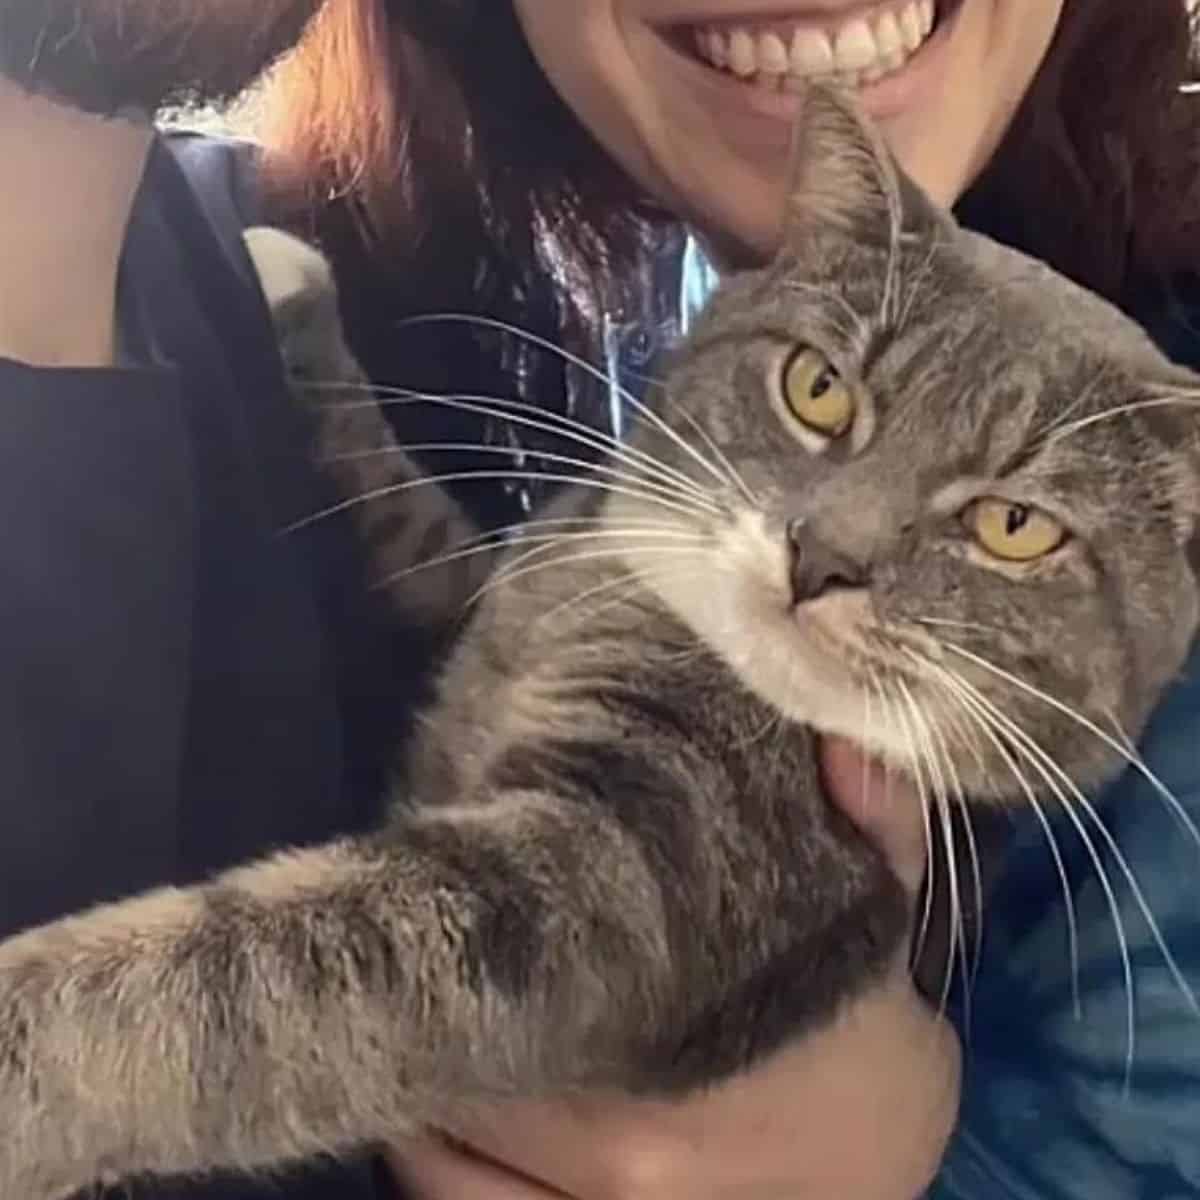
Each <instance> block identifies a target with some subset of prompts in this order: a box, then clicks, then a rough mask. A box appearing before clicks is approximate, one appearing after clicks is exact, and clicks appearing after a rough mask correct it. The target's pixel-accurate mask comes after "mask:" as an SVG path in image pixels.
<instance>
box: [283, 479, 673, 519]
mask: <svg viewBox="0 0 1200 1200" xmlns="http://www.w3.org/2000/svg"><path fill="white" fill-rule="evenodd" d="M484 479H526V480H531V481H534V482H540V483H561V484H573V485H575V486H576V487H582V488H592V489H594V490H596V491H601V492H610V493H613V494H616V495H622V496H630V497H632V498H633V499H634V500H640V501H641V502H643V503H645V504H649V505H652V506H657V507H659V508H664V509H668V510H670V511H671V512H678V513H683V514H684V515H685V516H690V517H693V518H694V517H695V516H696V512H695V509H693V508H690V507H688V506H686V505H684V504H680V503H676V502H675V501H673V500H668V499H667V498H666V497H664V496H656V495H654V494H653V493H647V492H642V491H639V490H637V489H634V488H630V487H622V486H619V485H618V484H613V483H607V482H605V481H604V480H600V479H587V478H583V479H581V478H580V477H579V476H578V475H564V474H561V473H558V472H553V471H523V470H519V469H517V468H513V469H512V470H503V471H501V470H485V471H452V472H450V473H448V474H444V475H424V476H421V477H420V478H419V479H405V480H403V481H402V482H400V483H390V484H387V485H386V486H384V487H379V488H373V489H372V490H371V491H369V492H363V493H361V494H359V495H357V496H351V497H350V498H349V499H346V500H342V501H339V502H338V503H337V504H331V505H329V506H328V507H327V508H323V509H321V510H319V511H318V512H315V513H311V514H310V515H309V516H307V517H301V518H300V520H298V521H293V522H292V523H291V524H290V525H285V526H284V527H283V528H282V529H281V530H280V532H281V533H283V534H288V533H295V532H296V531H298V530H300V529H305V528H307V527H308V526H309V525H315V524H316V523H317V522H318V521H323V520H325V519H326V518H328V517H332V516H335V515H336V514H338V513H340V512H346V511H347V510H349V509H352V508H358V507H359V506H361V505H363V504H370V503H371V502H372V501H373V500H382V499H383V498H384V497H386V496H394V495H396V494H397V493H399V492H407V491H411V490H412V489H413V488H418V487H431V486H433V485H435V484H443V483H462V482H465V481H467V480H484Z"/></svg>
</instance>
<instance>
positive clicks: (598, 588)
mask: <svg viewBox="0 0 1200 1200" xmlns="http://www.w3.org/2000/svg"><path fill="white" fill-rule="evenodd" d="M707 571H708V568H707V566H705V567H703V568H701V567H696V568H694V569H692V570H687V569H685V568H682V567H680V566H679V565H678V563H669V564H666V565H665V566H661V567H659V568H657V569H654V568H650V569H646V568H643V567H637V568H634V567H632V566H630V567H629V568H628V569H627V570H626V571H625V573H624V574H622V575H620V576H619V577H618V578H616V579H608V580H605V581H604V582H603V583H599V584H597V585H595V586H594V587H590V588H587V589H585V590H584V591H582V592H580V593H578V594H576V595H574V596H571V597H569V598H568V599H566V600H563V601H562V602H561V603H559V604H556V605H555V606H554V607H553V608H551V609H549V610H547V611H546V612H544V613H540V614H539V615H538V617H537V618H536V620H535V621H534V625H535V626H537V625H541V624H542V623H543V622H545V623H546V624H549V623H550V622H551V621H552V620H554V619H555V618H556V617H557V616H559V615H560V614H561V613H565V612H571V614H572V616H576V617H577V618H578V619H577V621H576V623H577V624H581V623H582V622H584V621H591V620H595V618H596V617H598V616H599V615H600V614H601V613H603V612H605V611H607V610H608V609H610V608H615V607H617V606H618V605H621V604H624V603H626V602H627V601H628V599H629V597H630V595H632V594H633V593H635V592H636V591H638V590H639V589H640V588H641V587H644V586H645V585H646V584H647V583H649V582H652V581H655V580H660V579H661V580H676V579H689V578H691V577H692V576H699V575H702V574H707ZM619 589H624V590H623V591H621V592H620V594H619V595H617V596H615V597H610V598H609V599H608V600H606V601H605V602H604V603H603V604H599V605H593V606H592V607H591V608H585V609H584V610H583V611H582V612H581V613H578V614H576V613H575V612H574V611H573V610H574V608H575V606H576V605H580V604H582V603H583V602H584V601H586V600H591V599H594V598H595V597H597V596H601V595H608V593H610V592H614V591H618V590H619ZM696 640H697V642H698V641H699V639H696Z"/></svg>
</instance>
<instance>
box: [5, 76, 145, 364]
mask: <svg viewBox="0 0 1200 1200" xmlns="http://www.w3.org/2000/svg"><path fill="white" fill-rule="evenodd" d="M150 136H151V135H150V130H149V126H148V125H147V124H146V123H142V124H137V123H135V122H132V121H125V120H103V119H101V118H99V117H93V116H89V115H87V114H85V113H81V112H77V111H75V110H73V109H67V108H63V107H61V106H59V105H57V104H52V103H51V102H50V101H48V100H45V99H41V98H39V97H35V96H31V95H29V94H28V93H26V92H24V91H22V90H20V89H19V88H17V87H16V86H15V85H14V84H11V83H8V82H6V81H5V80H3V79H0V162H3V163H4V164H5V170H4V185H3V187H2V188H0V294H2V295H3V302H0V356H2V357H5V358H9V359H14V360H16V361H18V362H25V363H29V364H31V365H34V366H46V367H55V366H56V367H96V366H106V365H108V364H109V363H111V362H112V359H113V354H114V344H115V333H114V311H115V304H116V283H117V264H118V261H119V258H120V253H121V244H122V242H123V240H124V236H125V227H126V224H127V222H128V219H129V213H130V210H131V208H132V206H133V200H134V196H135V195H136V193H137V188H138V185H139V183H140V181H141V177H142V168H143V166H144V164H145V159H146V152H147V150H148V148H149V146H150ZM82 197H86V198H87V199H86V203H81V198H82Z"/></svg>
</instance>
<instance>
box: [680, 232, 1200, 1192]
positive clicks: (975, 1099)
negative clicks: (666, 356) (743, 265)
mask: <svg viewBox="0 0 1200 1200" xmlns="http://www.w3.org/2000/svg"><path fill="white" fill-rule="evenodd" d="M686 268H687V269H686V271H685V276H684V288H683V296H682V306H683V309H684V311H685V312H686V313H693V312H694V311H695V309H696V308H697V307H698V306H699V305H700V304H702V303H703V301H704V299H705V298H706V297H707V295H708V294H709V292H710V291H711V289H712V286H713V284H714V283H715V275H714V273H713V271H712V269H711V267H710V266H709V265H708V264H707V263H706V262H705V261H704V258H703V255H701V254H700V253H699V251H698V250H696V249H695V247H693V248H692V249H691V251H690V252H689V255H688V260H687V264H686ZM1198 311H1200V309H1197V307H1196V305H1195V304H1194V303H1192V302H1190V298H1188V297H1185V296H1184V294H1183V293H1182V292H1181V291H1178V290H1176V291H1170V290H1167V291H1164V292H1163V293H1161V294H1160V295H1159V296H1158V297H1156V298H1155V299H1154V300H1153V301H1152V303H1151V304H1149V305H1148V307H1147V311H1146V312H1145V314H1144V316H1143V317H1142V319H1143V323H1144V324H1145V326H1146V328H1147V329H1148V330H1149V331H1150V333H1151V335H1152V336H1154V337H1155V338H1156V339H1157V340H1158V341H1159V343H1160V345H1162V346H1163V348H1164V350H1165V351H1166V352H1167V353H1169V354H1171V355H1172V357H1174V358H1175V359H1177V360H1179V361H1192V362H1193V363H1194V362H1195V361H1196V360H1197V359H1198V358H1200V332H1198V327H1200V321H1197V319H1196V313H1197V312H1198ZM1140 750H1141V753H1142V755H1143V757H1144V761H1145V763H1146V764H1147V766H1148V769H1149V771H1150V772H1153V773H1154V775H1155V776H1157V778H1158V779H1159V780H1161V782H1162V783H1163V784H1164V785H1165V787H1166V789H1167V790H1169V792H1170V793H1171V794H1172V795H1173V796H1174V797H1175V798H1176V799H1177V800H1178V802H1179V808H1180V810H1181V811H1173V810H1172V806H1171V805H1170V804H1169V803H1168V802H1167V801H1166V800H1165V799H1164V797H1163V796H1162V794H1161V793H1160V792H1159V791H1158V790H1157V789H1156V788H1155V787H1154V786H1153V785H1152V783H1151V782H1150V781H1149V779H1148V778H1147V777H1146V775H1144V774H1142V773H1140V772H1139V771H1137V770H1136V769H1133V768H1130V769H1129V770H1127V771H1126V772H1125V773H1124V774H1123V775H1121V776H1120V777H1119V778H1118V779H1117V780H1116V781H1115V783H1114V784H1113V785H1111V786H1110V787H1109V788H1108V789H1107V790H1106V791H1105V793H1104V794H1103V795H1101V796H1100V797H1099V798H1098V799H1096V801H1095V807H1096V810H1097V813H1098V815H1099V818H1100V819H1101V820H1102V821H1103V822H1104V824H1105V826H1106V828H1107V829H1108V831H1109V833H1110V834H1111V839H1112V843H1113V845H1115V846H1116V847H1119V849H1120V853H1121V854H1122V855H1123V858H1124V862H1125V867H1122V865H1121V864H1120V862H1119V861H1118V860H1117V858H1116V857H1115V855H1114V853H1113V851H1112V847H1111V846H1108V845H1106V844H1105V839H1104V837H1103V836H1102V835H1101V834H1100V833H1099V832H1098V831H1097V830H1096V828H1095V827H1094V826H1092V827H1091V828H1090V829H1089V832H1090V833H1091V836H1092V841H1093V843H1094V844H1095V845H1096V846H1097V847H1098V857H1099V860H1100V865H1101V866H1102V867H1103V870H1104V873H1105V875H1106V876H1107V878H1108V879H1109V880H1110V881H1111V885H1112V893H1113V896H1112V903H1111V904H1110V901H1109V898H1108V896H1107V895H1106V893H1105V890H1104V888H1103V887H1102V885H1101V882H1100V876H1099V873H1098V871H1097V869H1096V864H1095V863H1094V862H1093V860H1092V858H1091V856H1090V855H1089V853H1088V851H1087V848H1086V846H1085V845H1084V843H1083V841H1082V839H1081V838H1080V836H1079V834H1078V833H1077V831H1076V830H1075V828H1074V827H1073V826H1072V824H1071V822H1070V821H1069V820H1068V819H1066V818H1065V817H1063V816H1061V815H1060V816H1058V817H1056V818H1055V819H1054V820H1052V822H1051V827H1052V830H1053V832H1054V835H1055V838H1056V841H1057V843H1058V845H1059V847H1060V848H1061V853H1062V858H1063V861H1064V865H1065V868H1066V875H1067V878H1068V881H1069V885H1070V898H1071V906H1072V907H1073V910H1074V913H1075V921H1076V927H1077V937H1078V955H1077V965H1076V964H1073V962H1072V955H1071V950H1070V933H1069V919H1068V913H1069V911H1070V910H1069V908H1068V905H1067V904H1066V902H1065V900H1064V886H1063V882H1062V879H1061V878H1060V875H1059V871H1058V868H1057V866H1056V864H1055V861H1054V858H1053V856H1052V854H1051V853H1050V851H1049V848H1048V842H1047V838H1046V833H1045V831H1044V830H1043V829H1042V827H1041V826H1040V825H1039V824H1038V822H1037V820H1036V818H1034V817H1032V816H1029V817H1028V818H1022V823H1021V825H1020V827H1019V829H1018V832H1017V836H1016V838H1015V841H1014V844H1013V846H1012V849H1011V851H1010V855H1009V858H1008V860H1007V862H1006V865H1005V869H1004V872H1003V874H1002V877H1001V880H1000V882H999V885H998V887H997V889H996V891H995V893H994V895H993V898H992V900H991V902H990V904H989V908H988V913H987V918H986V927H985V941H984V947H983V953H982V957H981V961H980V968H979V972H978V975H977V977H976V980H975V984H974V987H973V989H972V994H971V998H970V1004H969V1006H967V1005H965V1004H959V1005H958V1006H957V1011H956V1013H955V1016H956V1020H957V1024H958V1026H959V1032H960V1034H961V1035H962V1038H963V1041H964V1045H965V1049H966V1055H965V1065H966V1076H965V1080H964V1092H963V1105H962V1114H961V1120H960V1123H959V1128H958V1131H957V1133H956V1135H955V1137H954V1140H953V1141H952V1143H951V1145H950V1148H949V1152H948V1154H947V1157H946V1160H945V1163H944V1165H943V1168H942V1171H941V1174H940V1176H939V1178H938V1180H937V1182H936V1183H935V1185H934V1187H933V1188H932V1190H931V1191H930V1193H929V1196H928V1200H1186V1198H1187V1197H1196V1196H1200V1010H1198V1009H1197V1008H1196V1006H1195V1001H1194V999H1193V995H1192V993H1200V838H1198V837H1197V835H1196V833H1195V826H1197V825H1200V651H1194V652H1193V655H1192V659H1191V661H1190V662H1189V664H1188V666H1187V668H1186V670H1185V672H1184V673H1183V677H1182V678H1181V679H1180V681H1179V683H1178V685H1177V686H1176V687H1175V688H1174V689H1173V690H1172V691H1171V693H1170V694H1169V695H1168V697H1167V698H1166V700H1165V701H1164V702H1163V704H1162V705H1161V706H1160V708H1159V710H1158V712H1157V713H1156V715H1155V717H1154V720H1153V721H1152V723H1151V726H1150V728H1149V729H1148V730H1147V732H1146V734H1145V736H1144V737H1143V739H1142V743H1141V747H1140ZM1126 870H1127V872H1128V873H1126ZM1131 878H1132V880H1134V881H1136V885H1137V889H1138V890H1139V891H1140V895H1141V901H1140V902H1139V899H1138V896H1137V894H1136V893H1135V890H1134V887H1133V886H1132V884H1131ZM1114 907H1115V910H1116V912H1115V914H1114V911H1113V909H1114ZM1147 911H1148V912H1149V913H1150V914H1152V915H1153V918H1154V922H1155V926H1156V927H1157V930H1158V936H1159V937H1160V938H1161V941H1162V944H1161V945H1160V943H1159V940H1158V938H1156V936H1155V934H1154V932H1153V931H1152V928H1151V926H1150V924H1149V923H1148V921H1147V919H1146V916H1145V913H1146V912H1147ZM1118 925H1119V926H1120V927H1121V928H1122V929H1123V930H1124V935H1125V939H1126V943H1127V953H1128V958H1129V963H1130V972H1131V974H1132V978H1133V989H1132V998H1130V993H1129V989H1128V988H1127V986H1126V975H1125V968H1124V960H1123V957H1122V951H1121V942H1120V939H1119V938H1118V936H1117V933H1116V930H1117V927H1118ZM1167 953H1169V954H1170V956H1171V961H1172V962H1173V963H1174V967H1175V971H1173V970H1172V969H1171V966H1170V965H1169V963H1168V958H1167ZM1176 972H1177V974H1176ZM1077 995H1078V1006H1077V1004H1076V996H1077ZM1130 1004H1132V1006H1133V1022H1132V1030H1131V1029H1130V1021H1129V1005H1130ZM968 1014H969V1020H968Z"/></svg>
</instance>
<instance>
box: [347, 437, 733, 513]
mask: <svg viewBox="0 0 1200 1200" xmlns="http://www.w3.org/2000/svg"><path fill="white" fill-rule="evenodd" d="M464 450H466V451H470V452H471V453H473V454H496V455H501V456H503V457H505V458H530V459H538V460H540V461H542V462H545V463H550V464H551V465H553V466H559V467H562V466H566V467H578V468H579V469H580V470H582V471H585V472H587V473H590V474H593V475H603V476H604V477H605V478H606V479H618V480H621V481H622V482H624V483H628V484H630V485H631V486H633V487H639V488H644V489H645V490H646V491H649V492H653V493H655V494H656V495H660V496H668V497H671V498H674V499H677V500H679V501H680V503H684V504H694V505H696V507H697V508H700V509H703V510H705V511H706V512H709V513H711V514H712V515H713V516H721V515H722V512H723V510H722V509H721V507H720V505H718V504H717V503H715V502H714V501H713V500H711V499H704V498H700V497H698V496H695V495H693V494H692V493H691V492H685V491H681V490H680V489H679V488H678V487H675V486H672V485H669V484H662V483H658V482H656V481H654V480H652V479H647V478H645V477H644V475H638V474H634V473H633V472H631V471H627V470H621V469H620V468H618V467H610V466H607V465H606V464H605V463H603V462H599V463H592V462H589V461H588V460H587V459H582V458H576V457H574V456H572V455H569V454H558V453H556V452H555V451H552V450H523V449H522V450H518V449H514V448H513V447H511V446H496V445H492V444H490V443H487V442H415V443H413V444H411V445H405V446H389V447H387V448H384V449H377V450H360V451H356V452H355V453H353V454H346V455H337V456H335V457H334V458H329V459H325V460H324V461H325V462H347V461H353V460H358V459H367V458H377V457H379V456H380V455H386V454H407V453H410V452H411V453H413V454H425V453H430V454H438V453H449V454H453V453H459V452H461V451H464Z"/></svg>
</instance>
